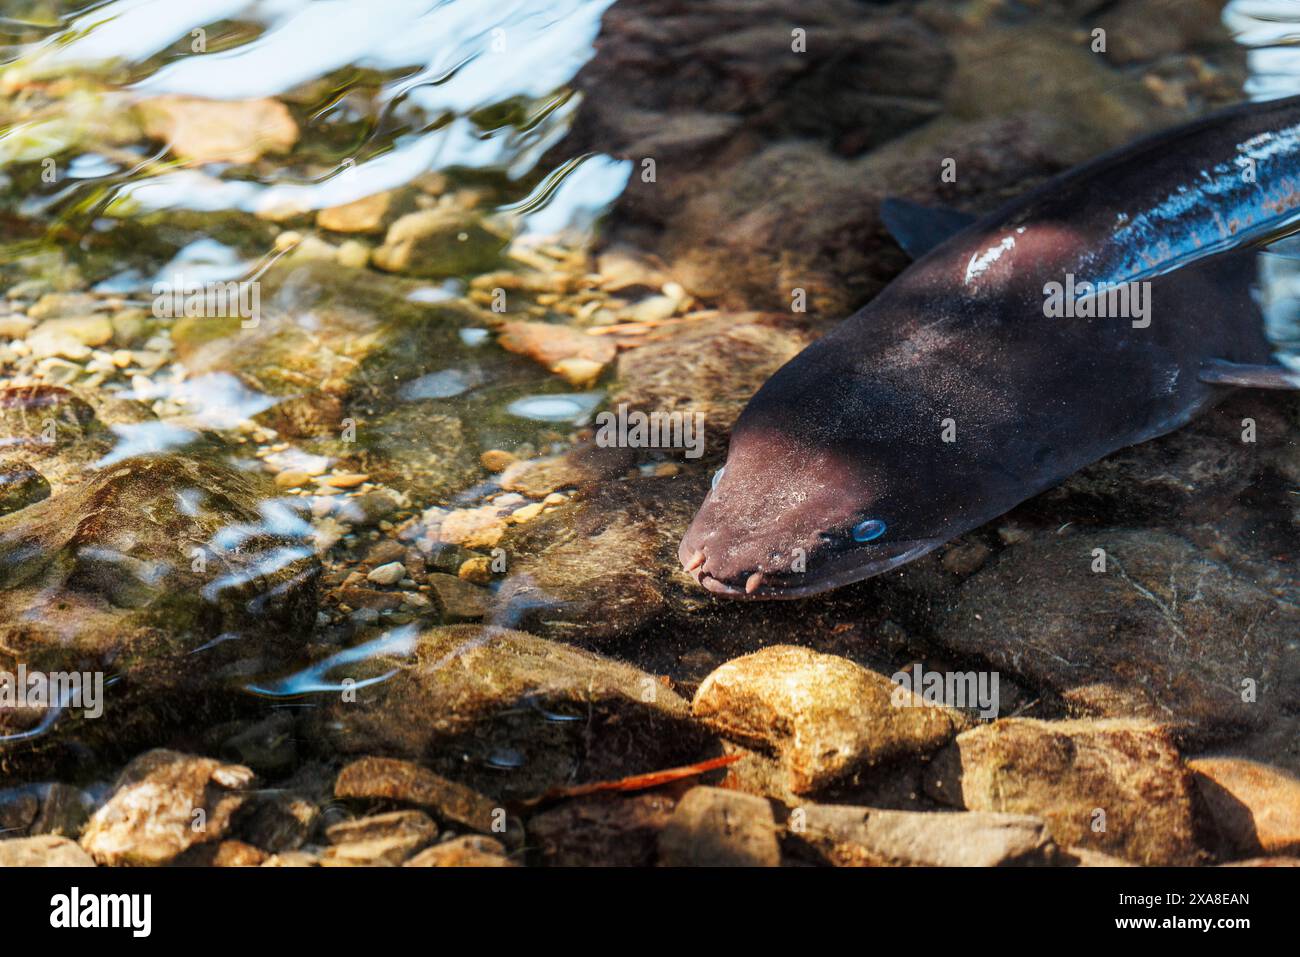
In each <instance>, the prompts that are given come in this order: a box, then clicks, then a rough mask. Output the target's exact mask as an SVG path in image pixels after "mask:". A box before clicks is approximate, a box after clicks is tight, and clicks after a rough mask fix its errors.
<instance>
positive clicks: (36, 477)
mask: <svg viewBox="0 0 1300 957" xmlns="http://www.w3.org/2000/svg"><path fill="white" fill-rule="evenodd" d="M49 497H50V483H49V482H48V481H46V478H45V476H44V475H42V474H41V473H40V472H38V471H36V469H34V468H31V467H30V466H27V465H20V464H18V463H13V464H5V463H0V515H8V514H9V513H10V512H16V511H18V510H19V509H20V508H26V507H27V506H28V505H31V504H32V503H33V502H39V501H40V500H41V499H44V498H49Z"/></svg>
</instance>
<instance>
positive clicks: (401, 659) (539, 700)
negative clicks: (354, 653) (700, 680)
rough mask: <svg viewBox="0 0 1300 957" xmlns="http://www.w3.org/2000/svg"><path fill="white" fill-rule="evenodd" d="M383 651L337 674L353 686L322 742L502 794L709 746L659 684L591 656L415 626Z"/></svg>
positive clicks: (684, 758)
mask: <svg viewBox="0 0 1300 957" xmlns="http://www.w3.org/2000/svg"><path fill="white" fill-rule="evenodd" d="M388 647H389V650H388V651H387V652H385V653H377V654H373V655H371V656H369V657H368V658H367V659H366V660H364V661H355V662H349V663H347V664H346V665H340V666H339V667H337V668H333V669H331V670H330V672H329V674H330V676H331V678H332V679H333V680H339V681H341V680H342V679H344V678H349V677H350V678H353V679H354V680H355V681H356V682H357V685H358V688H357V691H356V700H355V701H350V700H349V701H344V700H341V699H340V700H330V699H328V698H326V699H323V700H322V706H321V707H320V708H319V709H316V711H315V712H314V713H313V715H312V716H311V718H310V719H309V722H308V724H307V726H306V729H305V730H306V731H307V732H308V733H310V734H312V735H314V736H315V737H317V738H318V739H320V740H321V741H322V742H323V743H324V746H326V747H329V748H330V749H332V750H334V751H337V752H341V753H343V754H358V753H360V754H367V755H383V756H388V757H398V758H405V759H407V760H410V761H417V762H419V763H421V764H424V765H427V766H429V767H430V768H432V769H433V770H434V771H436V772H441V773H443V774H446V775H448V776H451V775H454V776H455V777H456V778H457V779H458V780H461V781H464V782H465V783H466V784H467V785H469V786H470V787H474V788H477V789H479V790H483V791H485V792H486V793H488V794H489V795H491V796H493V797H502V798H504V797H506V796H520V797H535V796H537V795H539V794H542V793H544V792H545V791H547V790H549V789H550V788H552V787H557V786H559V785H562V784H564V785H568V784H574V783H580V782H582V781H592V780H610V779H614V778H618V777H623V776H626V775H629V774H636V773H643V772H645V771H646V769H647V768H667V767H675V766H677V765H680V764H686V763H689V762H691V761H696V760H699V759H700V758H701V756H702V752H704V750H705V749H706V747H707V741H706V739H705V736H704V735H703V734H702V733H701V732H700V730H699V729H698V728H697V727H695V726H694V725H693V723H692V722H691V720H690V714H689V707H688V705H687V703H686V702H685V701H683V700H682V699H681V698H680V697H678V696H677V695H676V694H674V693H673V692H672V691H671V690H669V689H668V688H667V687H666V686H665V685H664V684H663V683H662V682H661V681H659V680H658V679H656V678H655V677H654V676H652V675H649V674H646V673H645V672H643V671H640V670H638V669H636V668H634V667H632V666H631V665H627V664H624V663H622V662H618V661H614V660H611V659H609V658H605V657H602V656H600V655H596V654H592V653H591V652H588V651H582V650H579V649H577V648H573V647H570V646H568V645H564V644H559V643H557V642H552V641H546V640H543V639H541V638H537V637H534V636H533V635H528V634H524V633H522V632H519V631H512V630H509V629H506V628H500V627H492V626H487V627H484V626H478V625H449V626H443V627H439V628H433V629H430V630H428V631H425V632H423V633H420V634H418V635H417V634H416V633H415V632H414V630H411V632H410V634H409V636H407V637H405V638H404V639H403V640H402V641H397V640H392V641H390V642H389V646H388ZM379 675H384V676H386V677H387V680H384V681H381V682H378V683H373V684H366V683H365V680H366V679H367V678H370V677H377V676H379Z"/></svg>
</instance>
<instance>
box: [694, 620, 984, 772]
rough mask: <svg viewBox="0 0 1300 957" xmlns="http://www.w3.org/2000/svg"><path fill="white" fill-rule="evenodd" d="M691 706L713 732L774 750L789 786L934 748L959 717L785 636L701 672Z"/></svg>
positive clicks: (947, 736)
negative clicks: (783, 639)
mask: <svg viewBox="0 0 1300 957" xmlns="http://www.w3.org/2000/svg"><path fill="white" fill-rule="evenodd" d="M691 710H692V713H693V714H694V715H695V717H696V718H698V719H700V720H701V721H703V722H704V723H705V724H706V725H708V726H709V727H710V728H712V729H713V730H714V731H716V732H718V734H720V735H722V736H723V737H726V738H730V739H732V740H734V741H738V742H740V743H742V744H748V745H751V746H757V747H759V748H761V749H763V750H766V751H768V752H770V753H775V754H776V755H778V756H779V757H780V759H781V761H782V763H783V764H784V766H785V769H786V773H787V774H788V777H789V788H790V790H791V791H793V792H794V793H796V794H807V793H811V792H815V791H819V790H822V789H824V788H826V787H827V786H829V785H832V784H836V783H842V782H844V781H845V779H848V778H851V777H852V776H854V775H856V774H858V773H860V772H862V771H864V770H865V769H866V768H868V767H869V766H871V765H873V764H877V763H879V762H882V761H886V760H889V759H892V758H897V757H899V756H903V755H916V756H920V755H925V754H927V753H930V752H933V751H936V750H938V749H939V748H941V747H942V746H943V745H944V744H946V743H947V742H948V741H950V740H951V739H952V738H953V737H954V736H955V735H956V734H957V732H958V731H959V730H960V729H961V727H962V725H963V724H964V719H963V717H962V715H961V714H960V713H959V712H956V711H954V710H952V709H950V708H945V707H936V706H930V705H926V704H924V703H923V702H922V701H921V699H920V698H919V697H916V696H914V695H912V694H911V693H910V692H907V691H904V690H903V689H901V688H900V687H899V686H898V685H896V684H895V683H894V682H893V681H891V680H890V679H889V678H887V677H885V676H884V675H881V674H877V673H875V672H872V671H868V670H867V669H865V668H863V667H862V666H860V665H857V664H855V663H854V662H852V661H849V660H848V659H846V658H839V657H836V656H834V655H824V654H818V653H816V652H813V651H810V650H808V649H807V648H800V647H796V646H793V645H777V646H774V647H771V648H764V649H763V650H762V651H759V652H755V653H754V654H752V655H746V656H744V657H743V658H737V659H735V660H733V661H729V662H727V663H726V664H725V665H723V666H722V667H721V668H718V669H717V670H716V671H714V672H713V673H712V674H710V675H709V676H708V677H707V678H705V679H704V681H703V683H702V684H701V685H700V687H699V690H698V691H696V693H695V700H694V701H693V702H692V704H691Z"/></svg>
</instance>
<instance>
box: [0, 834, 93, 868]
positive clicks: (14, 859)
mask: <svg viewBox="0 0 1300 957" xmlns="http://www.w3.org/2000/svg"><path fill="white" fill-rule="evenodd" d="M94 866H95V862H94V861H92V860H91V859H90V858H89V857H88V856H87V854H86V852H85V851H83V850H82V849H81V848H80V847H78V846H77V842H76V841H70V840H68V839H67V838H66V837H59V836H57V835H55V834H41V835H39V836H37V837H15V838H11V839H10V840H7V841H0V867H94Z"/></svg>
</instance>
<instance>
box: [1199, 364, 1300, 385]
mask: <svg viewBox="0 0 1300 957" xmlns="http://www.w3.org/2000/svg"><path fill="white" fill-rule="evenodd" d="M1199 378H1200V380H1201V381H1202V382H1208V383H1209V384H1210V385H1235V386H1240V387H1241V388H1243V389H1292V390H1297V389H1300V372H1292V371H1291V370H1290V369H1288V368H1286V367H1285V366H1274V365H1262V366H1253V365H1245V364H1243V363H1240V362H1228V361H1227V360H1226V359H1210V360H1208V361H1206V362H1204V363H1202V365H1201V372H1200V376H1199Z"/></svg>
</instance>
